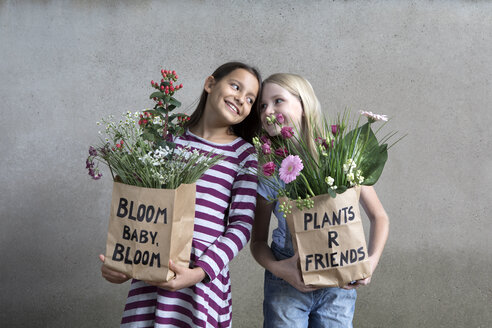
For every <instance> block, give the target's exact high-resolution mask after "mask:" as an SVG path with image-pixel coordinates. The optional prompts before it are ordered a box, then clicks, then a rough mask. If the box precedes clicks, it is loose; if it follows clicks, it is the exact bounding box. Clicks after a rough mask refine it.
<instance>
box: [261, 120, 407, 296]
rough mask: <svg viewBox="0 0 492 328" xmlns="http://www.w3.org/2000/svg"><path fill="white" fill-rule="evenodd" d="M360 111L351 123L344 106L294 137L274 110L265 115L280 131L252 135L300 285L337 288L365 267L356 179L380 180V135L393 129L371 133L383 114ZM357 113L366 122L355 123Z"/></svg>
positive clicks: (364, 273) (383, 146) (365, 273)
mask: <svg viewBox="0 0 492 328" xmlns="http://www.w3.org/2000/svg"><path fill="white" fill-rule="evenodd" d="M360 114H361V115H360V116H359V117H358V119H357V120H356V121H355V124H354V123H351V117H350V112H348V111H345V112H343V113H342V114H339V115H338V116H337V118H336V120H335V121H334V122H329V121H328V120H326V119H325V120H323V121H322V123H321V124H315V123H317V122H312V124H311V126H312V127H313V128H312V129H311V131H309V133H308V135H307V136H306V134H304V136H301V135H302V134H301V133H300V131H299V130H298V129H297V127H291V126H283V123H284V117H283V116H282V115H281V114H279V115H272V116H270V117H268V118H267V123H268V124H275V125H278V128H279V129H280V134H279V136H276V137H273V138H270V137H268V136H266V135H262V136H260V137H257V138H255V139H254V141H253V142H254V145H255V148H256V150H257V152H258V161H259V164H260V165H259V170H258V176H259V178H260V181H262V182H263V183H265V184H266V185H267V186H268V187H270V188H272V189H273V190H274V191H275V193H276V194H277V195H278V197H277V199H278V201H279V211H280V212H282V213H283V216H284V218H285V219H286V221H287V225H288V228H289V231H290V233H291V235H292V241H293V245H294V248H295V249H297V250H298V251H299V261H300V267H301V272H302V277H303V280H304V283H305V284H312V285H316V286H319V287H335V286H338V287H341V286H344V285H346V284H347V283H349V282H351V281H354V280H359V279H364V278H367V277H369V275H370V272H371V271H370V264H369V261H368V257H369V256H368V252H367V246H366V241H365V236H364V231H363V226H362V222H361V216H360V210H359V196H360V186H361V185H373V184H375V183H376V182H377V180H378V179H379V177H380V175H381V173H382V171H383V168H384V164H385V163H386V160H387V158H388V149H389V148H390V147H391V146H392V145H391V146H390V147H388V145H387V141H388V140H389V139H391V138H392V137H393V136H394V135H395V133H389V134H386V135H385V136H383V137H382V138H381V139H380V140H378V138H377V137H376V134H377V133H378V132H379V131H380V129H378V130H376V132H373V130H372V125H373V124H374V123H375V122H376V121H383V122H385V123H386V122H387V120H388V119H387V117H386V116H385V115H378V114H373V113H372V112H367V111H361V112H360ZM364 116H365V117H367V122H366V123H364V124H362V123H361V117H364ZM385 123H384V124H385ZM384 124H383V125H384ZM397 142H398V141H397ZM395 143H396V142H395ZM272 200H273V199H272Z"/></svg>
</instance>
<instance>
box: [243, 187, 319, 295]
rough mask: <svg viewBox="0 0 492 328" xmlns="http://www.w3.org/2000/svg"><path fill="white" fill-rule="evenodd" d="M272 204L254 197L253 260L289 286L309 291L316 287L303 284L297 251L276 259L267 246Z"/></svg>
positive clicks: (258, 196) (251, 246) (251, 247)
mask: <svg viewBox="0 0 492 328" xmlns="http://www.w3.org/2000/svg"><path fill="white" fill-rule="evenodd" d="M273 206H274V204H273V203H271V202H268V201H267V200H266V199H265V198H263V197H262V196H260V195H257V197H256V210H255V221H254V222H253V232H252V236H251V244H250V249H251V253H252V254H253V257H254V258H255V260H256V261H257V262H258V263H259V264H260V265H261V266H262V267H264V268H265V269H267V270H268V271H270V272H271V273H273V274H274V275H275V276H277V277H279V278H282V279H283V280H285V281H287V282H288V283H289V284H290V285H291V286H293V287H294V288H296V289H297V290H299V291H301V292H309V291H313V290H316V289H317V288H315V287H312V286H306V285H304V282H303V280H302V276H301V270H300V268H299V266H298V259H299V253H297V252H296V253H295V255H294V256H293V257H291V258H289V259H285V260H280V261H277V259H276V258H275V256H274V255H273V253H272V249H271V248H270V246H268V234H269V231H270V218H271V215H272V211H273Z"/></svg>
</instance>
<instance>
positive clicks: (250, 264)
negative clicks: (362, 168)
mask: <svg viewBox="0 0 492 328" xmlns="http://www.w3.org/2000/svg"><path fill="white" fill-rule="evenodd" d="M229 60H243V61H246V62H249V63H253V64H254V65H256V66H258V67H259V68H260V69H261V71H262V73H263V75H264V77H266V76H268V75H269V74H271V73H274V72H279V71H282V72H293V73H299V74H302V75H303V76H305V77H306V78H308V79H309V80H310V81H311V82H312V84H313V85H314V88H315V90H316V92H317V94H318V96H319V98H320V100H321V102H322V104H323V106H324V110H325V111H326V112H328V113H334V112H335V111H340V110H342V109H343V108H344V107H350V108H352V109H354V110H359V109H367V110H372V111H375V112H378V113H385V114H388V115H389V116H391V117H392V118H393V119H392V121H391V122H390V124H389V127H390V129H389V130H399V131H400V132H401V133H408V134H409V135H408V137H407V138H406V139H404V140H403V141H402V142H400V143H399V144H398V145H397V146H396V147H394V148H392V149H391V151H390V158H389V161H388V163H387V166H386V169H385V172H384V173H383V176H382V178H381V179H380V181H379V182H378V184H377V186H376V188H377V191H378V194H379V196H380V198H381V200H382V201H383V203H384V205H385V208H386V210H387V212H388V213H389V215H390V217H391V233H390V238H389V241H388V243H387V245H386V249H385V253H384V255H383V258H382V260H381V263H380V266H379V267H378V269H377V271H376V272H375V275H374V277H373V282H372V284H371V285H370V286H369V287H366V288H361V289H360V290H359V299H358V302H357V309H356V314H355V319H354V324H355V327H409V328H410V327H412V328H413V327H490V326H491V325H492V314H491V312H490V302H491V293H492V285H491V279H490V278H491V264H492V260H491V259H492V257H491V252H490V249H491V247H492V243H491V239H492V238H491V231H492V224H491V220H490V211H491V205H490V204H491V196H490V194H489V193H488V192H489V191H488V187H489V185H490V183H491V173H490V170H489V168H490V167H491V165H492V156H491V153H492V149H491V141H490V138H491V132H490V124H491V123H492V120H491V115H490V112H491V109H492V108H491V103H492V83H491V80H492V3H491V2H490V1H396V0H395V1H329V2H328V1H258V2H257V1H198V0H197V1H139V2H131V1H105V2H102V1H48V0H46V1H27V0H26V1H0V110H1V120H0V153H1V161H0V168H1V169H0V188H1V196H0V210H1V214H0V220H1V221H0V222H1V228H0V245H1V246H0V249H1V251H0V263H1V266H0V291H1V293H0V308H1V311H0V326H2V327H7V326H8V327H68V326H71V327H72V326H73V327H115V326H117V325H118V322H119V319H120V316H121V312H122V309H123V304H124V301H125V295H126V291H127V288H128V285H122V286H114V285H111V284H109V283H107V282H105V281H104V280H103V279H102V278H101V277H100V272H99V267H100V264H99V260H98V258H97V256H98V254H99V253H100V252H101V251H103V248H104V245H105V234H106V229H107V216H108V210H109V207H108V205H109V201H110V197H111V189H110V188H111V181H110V179H109V178H108V174H106V177H105V178H104V179H102V180H101V181H98V182H95V181H92V180H90V178H89V176H88V175H87V173H86V170H85V169H84V161H85V157H86V154H87V148H88V145H89V144H91V143H94V142H95V141H96V138H97V131H98V127H97V126H96V125H95V122H96V121H97V120H99V119H100V118H101V117H103V116H106V115H108V114H115V115H118V114H119V113H122V112H124V111H127V110H132V111H133V110H140V109H142V108H144V107H146V106H150V102H149V101H148V100H147V98H148V95H149V92H150V91H151V89H150V84H149V81H150V80H151V79H156V78H157V77H158V76H159V70H160V69H161V68H172V69H176V70H177V71H178V73H179V75H180V79H181V81H182V82H183V84H184V85H185V89H183V91H182V92H181V94H180V99H181V100H182V101H183V103H184V107H189V106H192V104H193V102H194V101H195V99H196V97H198V95H199V93H200V90H201V88H202V83H203V81H204V79H205V77H206V76H207V74H210V73H211V72H212V70H213V69H214V68H215V67H217V66H218V65H219V64H221V63H223V62H225V61H229ZM106 173H108V172H106ZM232 279H233V304H234V305H233V308H234V311H233V316H234V321H233V322H234V326H235V327H259V326H260V324H261V320H262V313H261V301H262V270H261V268H260V267H259V266H258V265H256V263H255V262H254V261H253V260H252V257H251V255H250V253H249V249H245V250H244V251H242V252H241V253H240V255H239V256H238V258H236V259H235V260H234V261H233V263H232Z"/></svg>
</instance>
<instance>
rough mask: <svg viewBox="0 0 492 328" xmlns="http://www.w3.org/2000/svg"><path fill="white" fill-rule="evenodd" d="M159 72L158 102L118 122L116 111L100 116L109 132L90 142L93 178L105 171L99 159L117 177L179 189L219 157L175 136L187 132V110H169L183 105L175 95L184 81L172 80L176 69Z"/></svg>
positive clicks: (155, 84)
mask: <svg viewBox="0 0 492 328" xmlns="http://www.w3.org/2000/svg"><path fill="white" fill-rule="evenodd" d="M161 74H162V77H163V78H162V79H161V82H160V83H158V82H154V81H151V85H152V87H153V88H155V89H157V90H156V91H155V92H153V93H152V94H151V95H150V98H151V99H153V100H154V102H155V105H154V108H153V109H147V110H144V111H143V112H135V113H131V112H127V113H125V114H124V115H123V119H121V120H120V121H119V122H113V121H112V119H113V116H109V117H108V118H106V119H102V121H101V122H98V125H103V126H104V128H105V131H104V132H105V134H106V136H105V138H104V140H103V141H102V142H101V144H100V145H98V146H90V147H89V156H88V158H87V160H86V168H87V169H88V170H89V175H90V176H91V177H92V178H93V179H95V180H98V179H100V178H101V177H102V173H101V172H100V169H99V167H98V165H97V163H96V162H95V161H99V162H103V163H104V164H106V165H107V166H108V167H109V169H110V172H111V175H112V176H113V180H115V179H116V180H115V181H120V182H123V183H125V184H128V185H132V186H140V187H147V188H157V189H161V188H162V189H175V188H177V187H179V186H180V185H181V184H189V183H193V182H195V181H196V180H197V179H198V178H200V176H201V175H202V174H203V172H205V171H206V170H207V169H208V168H210V167H211V166H213V165H215V164H216V163H217V162H218V161H219V160H220V159H221V157H220V156H214V155H213V154H210V153H209V154H201V153H200V152H198V151H197V150H191V149H190V148H182V149H178V148H176V145H175V144H174V143H173V142H172V140H173V138H175V137H177V136H180V135H181V134H183V132H184V128H183V125H184V123H185V122H186V121H188V120H189V117H188V116H187V115H185V114H182V113H173V114H171V112H172V111H173V110H174V109H176V108H178V107H180V105H181V103H180V102H179V101H178V100H176V99H175V98H174V95H175V93H176V92H177V91H178V90H180V89H181V88H182V87H183V84H179V85H174V82H176V81H177V79H178V75H177V74H176V72H175V71H169V70H162V71H161ZM175 121H177V122H175Z"/></svg>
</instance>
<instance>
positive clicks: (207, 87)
mask: <svg viewBox="0 0 492 328" xmlns="http://www.w3.org/2000/svg"><path fill="white" fill-rule="evenodd" d="M214 85H215V78H214V77H213V76H212V75H210V76H209V77H207V79H206V80H205V84H204V85H203V90H205V92H206V93H210V92H211V91H212V88H213V87H214Z"/></svg>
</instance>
